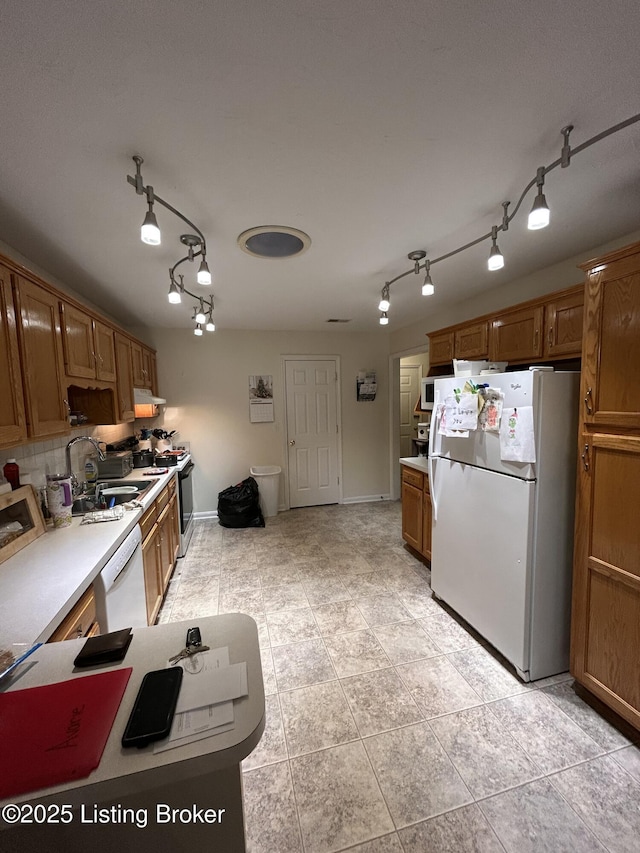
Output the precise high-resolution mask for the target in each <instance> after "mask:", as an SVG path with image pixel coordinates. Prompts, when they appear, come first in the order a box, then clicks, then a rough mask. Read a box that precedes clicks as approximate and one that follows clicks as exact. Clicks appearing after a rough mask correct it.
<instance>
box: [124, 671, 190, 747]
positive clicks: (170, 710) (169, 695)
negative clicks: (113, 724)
mask: <svg viewBox="0 0 640 853" xmlns="http://www.w3.org/2000/svg"><path fill="white" fill-rule="evenodd" d="M183 674H184V673H183V670H182V667H180V666H174V667H170V668H169V669H156V670H153V671H152V672H148V673H147V674H146V675H145V677H144V678H143V679H142V684H141V685H140V690H138V695H137V696H136V701H135V702H134V705H133V709H132V711H131V715H130V716H129V720H128V722H127V727H126V729H125V730H124V734H123V735H122V745H123V746H125V747H126V746H137V747H139V748H142V747H143V746H146V745H147V744H149V743H152V742H153V741H154V740H162V738H164V737H167V736H168V734H169V732H170V731H171V723H172V722H173V715H174V713H175V710H176V705H177V703H178V694H179V693H180V684H181V683H182V676H183Z"/></svg>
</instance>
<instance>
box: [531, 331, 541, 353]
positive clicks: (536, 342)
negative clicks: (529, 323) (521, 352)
mask: <svg viewBox="0 0 640 853" xmlns="http://www.w3.org/2000/svg"><path fill="white" fill-rule="evenodd" d="M539 336H540V329H536V331H535V333H534V336H533V348H534V349H535V350H537V349H538V338H539Z"/></svg>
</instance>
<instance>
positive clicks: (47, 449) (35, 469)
mask: <svg viewBox="0 0 640 853" xmlns="http://www.w3.org/2000/svg"><path fill="white" fill-rule="evenodd" d="M132 433H133V424H109V425H106V426H104V425H103V426H95V427H86V428H82V427H78V428H76V429H74V430H73V431H72V433H71V434H70V435H63V436H59V437H58V438H52V439H48V440H46V441H34V442H32V443H30V444H23V445H21V446H20V447H12V448H10V449H9V450H3V451H0V476H2V475H1V469H2V467H3V466H4V463H5V462H6V461H7V459H15V460H16V462H17V463H18V465H19V467H20V482H21V483H23V482H29V481H30V482H31V483H32V485H33V486H35V487H36V489H41V488H43V487H44V486H45V485H46V480H45V478H46V475H47V474H56V473H62V472H64V469H65V464H66V462H65V448H66V446H67V443H68V442H69V440H70V439H71V438H75V437H76V436H78V435H89V436H91V438H95V439H98V440H99V441H104V442H106V443H107V444H113V443H114V442H116V441H121V440H122V439H123V438H126V437H127V436H128V435H131V434H132ZM94 452H95V451H94V450H93V448H92V447H91V445H90V444H89V443H88V442H79V443H78V444H76V445H74V447H73V448H72V450H71V465H72V468H73V471H74V473H75V474H76V475H77V476H78V478H79V479H82V476H81V475H82V472H83V470H84V462H85V459H86V457H87V456H89V455H91V454H92V453H94ZM25 475H28V476H25Z"/></svg>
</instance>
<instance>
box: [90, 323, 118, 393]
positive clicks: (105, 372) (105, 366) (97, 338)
mask: <svg viewBox="0 0 640 853" xmlns="http://www.w3.org/2000/svg"><path fill="white" fill-rule="evenodd" d="M93 340H94V343H95V348H96V349H95V352H96V379H100V380H101V381H102V382H115V381H116V350H115V343H114V331H113V329H112V328H110V327H109V326H105V324H104V323H100V322H99V321H98V320H94V321H93Z"/></svg>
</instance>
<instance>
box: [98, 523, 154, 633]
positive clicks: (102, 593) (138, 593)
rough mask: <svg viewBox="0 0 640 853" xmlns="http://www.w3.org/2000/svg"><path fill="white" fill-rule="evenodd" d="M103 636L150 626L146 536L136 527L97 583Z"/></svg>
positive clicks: (101, 573) (99, 615)
mask: <svg viewBox="0 0 640 853" xmlns="http://www.w3.org/2000/svg"><path fill="white" fill-rule="evenodd" d="M93 590H94V593H95V597H96V617H97V619H98V624H99V625H100V633H101V634H107V633H109V631H119V630H120V629H121V628H141V627H146V625H147V600H146V595H145V591H144V566H143V563H142V536H141V534H140V525H138V524H136V526H135V527H134V528H133V530H132V531H131V533H129V535H128V536H127V538H126V539H125V540H124V542H123V543H122V544H121V545H120V547H119V548H118V550H117V551H116V552H115V554H114V555H113V557H111V559H110V560H109V561H108V563H107V564H106V565H105V567H104V568H103V569H102V571H101V572H100V574H99V575H98V577H97V578H96V579H95V580H94V582H93Z"/></svg>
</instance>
